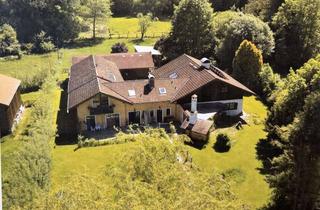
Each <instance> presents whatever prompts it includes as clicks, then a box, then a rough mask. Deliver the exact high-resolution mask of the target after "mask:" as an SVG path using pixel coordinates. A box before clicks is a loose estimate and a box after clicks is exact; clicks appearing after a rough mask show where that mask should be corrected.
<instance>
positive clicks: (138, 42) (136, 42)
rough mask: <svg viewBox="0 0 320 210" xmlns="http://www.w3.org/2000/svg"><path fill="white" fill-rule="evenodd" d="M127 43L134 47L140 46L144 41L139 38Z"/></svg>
mask: <svg viewBox="0 0 320 210" xmlns="http://www.w3.org/2000/svg"><path fill="white" fill-rule="evenodd" d="M129 42H130V43H133V44H135V45H140V44H141V43H143V42H144V40H141V39H140V38H137V39H133V40H130V41H129Z"/></svg>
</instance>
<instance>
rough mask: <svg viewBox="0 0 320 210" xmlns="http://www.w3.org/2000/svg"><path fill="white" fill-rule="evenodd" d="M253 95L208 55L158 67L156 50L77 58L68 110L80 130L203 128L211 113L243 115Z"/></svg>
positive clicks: (69, 94) (69, 92) (185, 56)
mask: <svg viewBox="0 0 320 210" xmlns="http://www.w3.org/2000/svg"><path fill="white" fill-rule="evenodd" d="M251 94H254V93H253V92H252V91H251V90H249V89H248V88H247V87H245V86H244V85H242V84H241V83H239V82H238V81H236V80H235V79H233V78H232V77H231V76H229V75H228V74H226V73H225V72H223V71H221V70H220V69H218V68H216V67H214V66H212V65H211V64H210V61H209V60H208V59H202V60H198V59H196V58H193V57H191V56H188V55H185V54H184V55H182V56H180V57H178V58H177V59H175V60H173V61H171V62H169V63H168V64H166V65H164V66H162V67H160V68H158V69H154V66H153V63H152V55H151V53H125V54H121V53H120V54H112V55H107V56H92V55H91V56H83V57H75V58H73V64H72V67H71V72H70V78H69V84H68V111H69V112H75V113H76V115H77V118H78V123H79V125H78V128H79V130H95V129H107V128H113V126H126V125H128V124H151V123H161V122H170V121H178V122H180V123H183V124H184V125H185V127H186V128H187V127H189V128H190V125H192V127H195V128H197V127H200V128H199V130H201V129H202V128H203V126H200V125H204V126H207V127H208V125H209V124H208V123H206V122H204V121H203V120H206V119H207V118H209V115H210V114H211V116H212V114H214V113H215V112H218V111H224V112H225V113H227V114H228V115H239V114H241V113H242V98H243V96H245V95H251ZM192 96H196V97H193V101H192V102H193V104H196V106H194V105H192V102H191V98H192ZM188 110H189V111H190V112H188ZM186 113H188V114H186ZM211 125H212V124H211ZM209 127H210V126H209ZM191 129H192V128H191ZM204 130H205V129H204Z"/></svg>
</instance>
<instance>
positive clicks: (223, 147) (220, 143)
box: [213, 133, 231, 152]
mask: <svg viewBox="0 0 320 210" xmlns="http://www.w3.org/2000/svg"><path fill="white" fill-rule="evenodd" d="M213 147H214V149H215V151H216V152H228V151H229V150H230V148H231V140H230V137H229V136H228V135H227V134H224V133H219V134H218V135H217V141H216V143H215V144H214V146H213Z"/></svg>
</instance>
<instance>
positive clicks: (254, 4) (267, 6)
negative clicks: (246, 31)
mask: <svg viewBox="0 0 320 210" xmlns="http://www.w3.org/2000/svg"><path fill="white" fill-rule="evenodd" d="M284 1H285V0H249V1H248V3H247V4H246V6H245V12H246V13H250V14H253V15H255V16H257V17H259V18H261V19H262V20H264V21H266V22H270V21H271V20H272V17H273V15H274V14H275V13H276V12H277V11H278V9H279V7H280V6H281V4H282V3H284Z"/></svg>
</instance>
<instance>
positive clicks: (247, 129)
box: [191, 97, 270, 207]
mask: <svg viewBox="0 0 320 210" xmlns="http://www.w3.org/2000/svg"><path fill="white" fill-rule="evenodd" d="M244 111H245V112H246V113H247V114H249V123H248V125H245V126H244V129H242V130H237V129H236V128H234V127H232V128H224V129H217V130H216V131H215V132H213V133H212V135H211V137H210V141H209V144H208V145H207V146H206V148H205V149H202V150H198V149H195V148H191V153H192V156H193V160H194V162H195V163H196V164H197V165H199V166H200V167H201V168H202V169H204V170H207V171H211V170H213V169H218V170H219V171H221V172H225V171H227V170H230V169H236V171H240V173H241V174H239V176H242V177H236V176H235V177H231V179H233V178H234V179H239V178H241V179H242V178H243V180H242V181H239V182H238V183H235V184H234V189H235V192H236V193H237V194H238V196H239V197H240V198H241V199H242V200H244V201H246V202H248V203H250V204H251V205H253V206H254V207H261V206H262V205H263V204H266V202H267V201H268V197H269V196H270V189H269V186H268V184H267V183H266V181H265V180H264V179H265V177H264V176H263V175H261V174H260V173H259V170H258V169H259V168H261V167H262V163H261V162H260V161H259V160H257V154H256V145H257V143H258V142H259V139H261V138H265V137H266V133H265V132H264V131H263V129H264V123H263V121H264V118H265V117H266V114H267V110H266V107H264V106H263V104H262V103H261V102H259V101H257V100H255V99H254V97H250V98H245V100H244ZM221 132H223V133H227V134H228V135H229V136H230V137H231V139H232V141H233V146H232V148H231V150H230V151H229V152H226V153H218V152H215V150H214V149H213V145H214V143H215V139H216V135H217V134H218V133H221Z"/></svg>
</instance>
